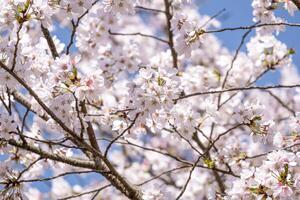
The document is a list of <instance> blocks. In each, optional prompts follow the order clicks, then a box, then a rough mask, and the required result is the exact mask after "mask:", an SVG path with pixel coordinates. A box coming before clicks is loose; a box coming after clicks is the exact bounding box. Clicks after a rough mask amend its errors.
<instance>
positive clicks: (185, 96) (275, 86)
mask: <svg viewBox="0 0 300 200" xmlns="http://www.w3.org/2000/svg"><path fill="white" fill-rule="evenodd" d="M298 87H300V84H296V85H271V86H252V87H240V88H229V89H226V90H213V91H207V92H196V93H192V94H188V95H184V96H181V97H179V98H177V99H175V101H177V100H181V99H186V98H189V97H193V96H199V95H207V94H219V93H224V92H233V91H247V90H269V89H280V88H281V89H291V88H298Z"/></svg>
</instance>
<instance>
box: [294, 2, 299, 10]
mask: <svg viewBox="0 0 300 200" xmlns="http://www.w3.org/2000/svg"><path fill="white" fill-rule="evenodd" d="M292 2H293V3H294V4H295V5H296V6H297V8H298V9H299V10H300V0H292Z"/></svg>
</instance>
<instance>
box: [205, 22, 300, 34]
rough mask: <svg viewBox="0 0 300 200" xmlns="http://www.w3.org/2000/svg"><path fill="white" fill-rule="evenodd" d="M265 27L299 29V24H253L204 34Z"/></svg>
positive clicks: (209, 31)
mask: <svg viewBox="0 0 300 200" xmlns="http://www.w3.org/2000/svg"><path fill="white" fill-rule="evenodd" d="M266 26H289V27H300V24H299V23H288V22H280V23H262V24H255V25H251V26H240V27H232V28H222V29H218V30H208V31H205V32H204V33H220V32H224V31H236V30H248V29H254V28H260V27H266Z"/></svg>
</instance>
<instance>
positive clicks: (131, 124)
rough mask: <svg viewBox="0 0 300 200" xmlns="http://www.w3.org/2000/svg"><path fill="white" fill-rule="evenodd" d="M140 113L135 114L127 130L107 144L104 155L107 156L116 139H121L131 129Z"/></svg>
mask: <svg viewBox="0 0 300 200" xmlns="http://www.w3.org/2000/svg"><path fill="white" fill-rule="evenodd" d="M139 114H140V113H137V114H136V115H135V117H134V119H133V121H132V122H131V123H130V125H129V126H128V127H127V128H126V129H125V130H123V131H122V133H121V134H119V135H118V136H117V137H116V138H114V139H113V140H112V141H111V142H110V143H109V144H108V146H107V148H106V150H105V153H104V157H105V158H106V157H107V153H108V151H109V149H110V147H111V146H112V145H113V143H114V142H116V141H117V140H118V139H120V138H121V137H123V136H124V134H125V133H127V131H129V130H130V129H131V128H132V127H133V125H134V124H135V122H136V120H137V118H138V117H139Z"/></svg>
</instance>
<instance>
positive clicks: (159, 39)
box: [108, 30, 169, 44]
mask: <svg viewBox="0 0 300 200" xmlns="http://www.w3.org/2000/svg"><path fill="white" fill-rule="evenodd" d="M108 33H109V34H110V35H116V36H137V35H139V36H142V37H147V38H152V39H155V40H158V41H160V42H163V43H166V44H169V42H168V41H167V40H164V39H161V38H159V37H156V36H154V35H148V34H144V33H139V32H136V33H116V32H112V31H111V30H108Z"/></svg>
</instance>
